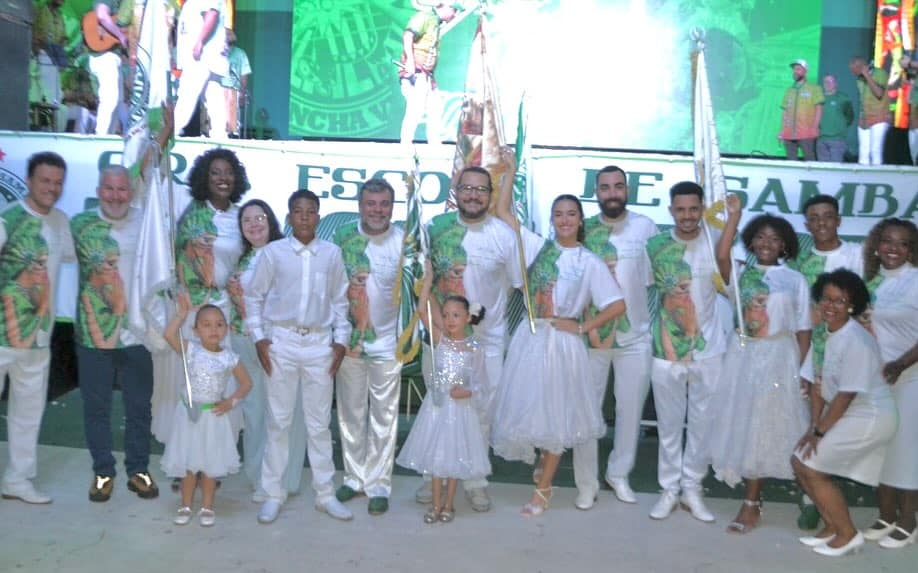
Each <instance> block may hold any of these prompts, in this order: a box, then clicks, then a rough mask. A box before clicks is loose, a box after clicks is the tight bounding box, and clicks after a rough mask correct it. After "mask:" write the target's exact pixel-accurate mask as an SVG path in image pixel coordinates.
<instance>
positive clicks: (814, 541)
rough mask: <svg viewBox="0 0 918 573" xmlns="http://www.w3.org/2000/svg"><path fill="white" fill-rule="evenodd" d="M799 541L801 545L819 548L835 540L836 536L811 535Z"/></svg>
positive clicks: (800, 538)
mask: <svg viewBox="0 0 918 573" xmlns="http://www.w3.org/2000/svg"><path fill="white" fill-rule="evenodd" d="M797 539H798V540H799V541H800V543H802V544H804V545H806V546H807V547H819V546H820V545H825V544H826V543H828V542H830V541H832V540H833V539H835V536H834V535H830V536H828V537H816V536H814V535H809V536H806V537H798V538H797Z"/></svg>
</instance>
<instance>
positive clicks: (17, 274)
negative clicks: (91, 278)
mask: <svg viewBox="0 0 918 573" xmlns="http://www.w3.org/2000/svg"><path fill="white" fill-rule="evenodd" d="M27 173H28V175H27V177H26V184H27V185H28V188H29V192H28V194H27V195H26V196H25V198H24V199H22V200H21V201H16V202H13V203H11V204H9V205H8V206H7V207H6V208H5V209H3V211H2V212H0V304H2V307H3V309H4V315H3V319H2V320H0V393H2V392H3V384H4V379H5V377H6V375H7V374H9V376H10V397H9V409H8V411H7V416H6V425H7V439H8V440H9V464H8V465H7V466H6V471H4V472H3V483H2V485H0V493H2V496H3V498H4V499H18V500H20V501H24V502H26V503H51V497H50V496H48V495H45V494H44V493H42V492H41V491H39V490H37V489H36V488H35V486H33V485H32V478H34V477H35V476H36V474H37V465H38V464H37V449H38V430H39V428H40V427H41V417H42V413H43V412H44V410H45V398H46V397H47V394H48V366H49V364H50V361H51V354H50V351H49V348H48V347H49V345H50V343H51V330H52V328H53V326H54V289H55V286H56V285H57V274H58V269H59V268H60V264H61V262H62V261H68V262H69V261H73V260H75V256H74V251H73V239H72V238H71V236H70V225H69V224H68V221H67V215H65V214H64V213H63V212H62V211H60V210H59V209H57V208H55V207H54V205H55V204H56V203H57V201H58V199H60V197H61V195H62V194H63V192H64V177H65V176H66V174H67V164H66V163H65V162H64V158H63V157H61V156H60V155H58V154H57V153H54V152H51V151H45V152H41V153H36V154H34V155H32V156H31V157H29V161H28V170H27Z"/></svg>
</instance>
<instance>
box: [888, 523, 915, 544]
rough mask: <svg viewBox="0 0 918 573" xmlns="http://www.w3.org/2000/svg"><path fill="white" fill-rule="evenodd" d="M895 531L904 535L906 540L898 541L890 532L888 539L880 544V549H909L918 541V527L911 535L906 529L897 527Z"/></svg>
mask: <svg viewBox="0 0 918 573" xmlns="http://www.w3.org/2000/svg"><path fill="white" fill-rule="evenodd" d="M893 531H896V532H898V533H899V534H901V535H904V536H905V539H896V538H895V537H892V532H890V535H887V536H886V537H884V538H883V539H881V540H880V543H879V545H880V547H882V548H884V549H901V548H903V547H907V546H909V545H911V544H912V543H915V542H916V540H918V527H916V528H915V529H913V530H912V532H911V533H909V532H908V531H906V530H905V529H903V528H901V527H899V526H898V525H897V526H896V527H895V528H894V529H893Z"/></svg>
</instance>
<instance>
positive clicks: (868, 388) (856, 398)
mask: <svg viewBox="0 0 918 573" xmlns="http://www.w3.org/2000/svg"><path fill="white" fill-rule="evenodd" d="M811 295H812V297H813V299H814V300H815V301H816V302H817V303H818V305H819V310H820V312H821V313H822V317H823V321H824V322H825V325H826V329H827V331H828V339H827V340H826V345H825V354H824V355H823V365H822V372H821V375H814V367H813V361H814V355H815V352H814V348H813V347H811V348H810V351H809V352H808V353H807V356H806V360H805V361H804V363H803V367H802V368H801V369H800V376H801V378H803V379H804V380H806V381H808V382H810V383H812V384H813V388H812V390H811V391H810V393H809V395H810V418H811V420H812V423H811V424H810V428H809V429H808V430H807V431H806V433H804V434H803V437H801V438H800V441H799V442H797V447H796V448H795V450H794V454H793V456H791V465H792V466H793V468H794V473H795V474H796V475H797V479H798V480H799V481H800V485H801V486H802V487H803V489H804V491H806V493H807V495H809V496H810V497H811V498H812V499H813V501H814V502H815V504H816V508H817V509H818V510H819V513H820V515H822V519H823V521H824V522H825V527H823V529H822V530H821V531H819V532H818V533H816V535H814V536H810V537H801V538H800V542H801V543H803V544H804V545H807V546H809V547H812V548H813V550H814V551H815V552H816V553H820V554H822V555H827V556H830V557H838V556H842V555H846V554H848V553H851V552H854V551H858V550H859V549H860V548H861V547H862V546H863V545H864V535H863V534H861V532H859V531H858V530H857V529H855V527H854V523H852V521H851V514H850V513H849V512H848V505H847V503H846V502H845V497H844V495H843V494H842V492H841V490H840V489H839V488H838V486H837V485H835V483H834V482H833V480H832V476H840V477H845V478H848V479H851V480H854V481H858V482H861V483H864V484H867V485H874V486H875V485H877V483H878V482H879V478H880V471H881V469H882V467H883V460H884V458H885V457H886V450H887V444H888V443H889V441H890V439H891V438H892V437H893V436H894V435H895V433H896V426H897V418H898V415H897V412H896V401H895V399H894V398H893V395H892V392H891V391H890V389H889V384H887V382H886V379H885V377H884V374H883V360H882V357H881V355H880V348H879V346H878V345H877V341H876V340H875V339H874V338H873V336H871V335H870V333H869V332H868V331H867V329H865V328H864V327H863V326H861V324H860V323H859V322H858V321H857V320H856V319H857V317H858V316H860V315H861V314H862V313H863V312H864V311H865V310H866V309H867V305H868V304H869V303H870V294H869V293H868V292H867V286H866V285H865V284H864V281H862V280H861V279H860V277H858V276H857V275H856V274H854V273H853V272H851V271H849V270H847V269H839V270H836V271H833V272H831V273H825V274H822V275H820V276H819V278H818V279H816V283H815V284H814V285H813V287H812V289H811Z"/></svg>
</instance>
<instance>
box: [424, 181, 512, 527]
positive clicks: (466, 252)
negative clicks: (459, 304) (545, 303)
mask: <svg viewBox="0 0 918 573" xmlns="http://www.w3.org/2000/svg"><path fill="white" fill-rule="evenodd" d="M510 173H512V170H510ZM508 180H512V177H506V176H505V181H508ZM491 191H492V185H491V176H490V174H489V173H488V171H487V170H486V169H483V168H481V167H467V168H466V169H464V170H463V171H462V173H461V174H460V176H459V178H458V183H457V185H456V189H455V192H456V206H457V207H458V210H457V211H452V212H449V213H444V214H442V215H438V216H436V217H434V218H433V220H431V221H430V223H429V224H428V226H427V229H428V233H429V236H430V258H431V261H432V263H433V273H434V279H433V280H434V284H433V289H432V292H433V295H434V297H433V298H432V302H434V303H435V304H438V303H439V302H442V301H443V300H444V299H445V298H446V297H447V296H450V295H461V296H464V297H466V298H467V299H468V300H469V302H471V303H478V304H480V305H482V306H483V307H485V309H486V312H485V317H484V319H483V320H482V321H481V322H480V323H478V324H477V325H476V326H475V327H474V333H475V336H477V337H478V339H479V340H480V341H481V343H482V344H483V346H484V349H485V365H486V369H487V374H488V384H489V385H490V388H489V389H488V393H489V396H491V397H493V396H494V394H495V390H496V385H497V384H498V383H499V382H500V379H501V374H502V371H503V364H504V349H505V347H506V342H507V318H506V314H507V302H508V300H509V298H510V292H511V289H513V288H522V286H523V274H522V267H521V266H520V258H519V248H518V247H517V239H516V233H515V232H514V231H513V229H511V228H510V226H509V225H507V224H506V223H504V222H503V221H501V220H500V219H499V218H497V217H494V216H492V215H489V214H488V207H489V206H490V204H491ZM502 192H506V189H505V190H502ZM438 319H439V313H438V312H436V311H434V316H433V320H434V322H435V323H436V322H437V321H438ZM425 350H426V352H425V353H424V355H425V357H427V356H429V349H425ZM428 360H429V358H428ZM424 371H425V372H429V371H430V369H429V362H428V363H427V365H426V366H425V368H424ZM482 435H483V436H490V425H489V424H488V423H487V422H486V421H484V420H483V421H482ZM487 485H488V481H487V479H485V477H484V476H480V477H476V478H474V479H470V480H465V481H464V482H463V486H464V487H465V492H466V496H467V497H468V498H469V501H470V503H471V504H472V509H474V510H475V511H487V510H489V509H490V508H491V500H490V499H489V498H488V493H487V489H486V488H487ZM415 499H416V501H417V502H418V503H430V500H431V499H432V497H431V494H430V486H429V483H426V484H424V486H422V488H421V489H420V490H418V492H417V494H416V496H415Z"/></svg>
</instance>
